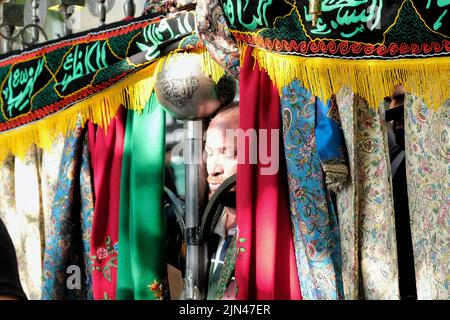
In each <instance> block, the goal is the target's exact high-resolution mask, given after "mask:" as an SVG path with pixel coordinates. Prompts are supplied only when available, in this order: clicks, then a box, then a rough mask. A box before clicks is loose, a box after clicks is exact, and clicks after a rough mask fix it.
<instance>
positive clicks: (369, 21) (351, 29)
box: [303, 0, 383, 39]
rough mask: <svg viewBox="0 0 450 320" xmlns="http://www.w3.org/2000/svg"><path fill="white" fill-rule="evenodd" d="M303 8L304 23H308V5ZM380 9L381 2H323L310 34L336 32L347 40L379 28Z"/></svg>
mask: <svg viewBox="0 0 450 320" xmlns="http://www.w3.org/2000/svg"><path fill="white" fill-rule="evenodd" d="M308 2H309V1H308ZM303 8H304V13H305V18H306V21H308V22H310V21H311V20H312V16H311V15H310V14H309V13H308V4H305V5H304V6H303ZM382 9H383V0H323V1H322V16H321V17H319V19H318V21H317V26H316V28H314V29H311V31H310V32H311V33H313V34H316V35H327V34H331V33H333V32H334V31H338V32H339V35H340V36H341V37H343V38H345V39H349V38H352V37H354V36H356V35H357V34H359V33H362V32H364V31H367V30H369V31H372V30H374V29H376V28H380V21H381V16H382V15H381V13H382Z"/></svg>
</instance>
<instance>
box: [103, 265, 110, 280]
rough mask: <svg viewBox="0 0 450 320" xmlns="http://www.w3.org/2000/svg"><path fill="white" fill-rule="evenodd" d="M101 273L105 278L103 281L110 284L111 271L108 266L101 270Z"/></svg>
mask: <svg viewBox="0 0 450 320" xmlns="http://www.w3.org/2000/svg"><path fill="white" fill-rule="evenodd" d="M102 273H103V277H105V279H106V280H108V282H111V271H110V269H109V267H108V266H105V267H104V268H103V272H102Z"/></svg>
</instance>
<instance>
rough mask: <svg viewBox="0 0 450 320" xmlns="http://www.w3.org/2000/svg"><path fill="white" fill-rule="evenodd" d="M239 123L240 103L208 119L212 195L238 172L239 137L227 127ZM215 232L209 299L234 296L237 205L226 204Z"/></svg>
mask: <svg viewBox="0 0 450 320" xmlns="http://www.w3.org/2000/svg"><path fill="white" fill-rule="evenodd" d="M238 125H239V109H238V103H232V104H230V105H228V106H226V107H223V108H221V109H220V110H219V111H218V113H217V114H216V115H215V116H214V117H213V118H212V119H211V121H210V123H209V126H208V129H207V131H206V143H205V151H206V165H207V172H208V185H209V197H210V198H211V196H212V195H213V194H214V192H215V191H216V190H217V189H218V188H219V187H220V185H221V184H222V183H223V182H224V181H225V180H226V179H227V178H229V177H231V176H233V175H235V174H236V173H237V164H238V162H237V144H236V138H233V139H227V130H236V129H238ZM214 233H215V239H213V241H212V243H210V244H209V245H210V252H211V253H212V254H211V255H210V257H211V264H210V272H209V281H208V294H207V299H208V300H219V299H234V263H235V259H236V252H235V247H236V245H235V244H236V234H237V226H236V208H233V207H230V206H225V207H223V211H222V214H221V216H220V219H219V221H218V222H217V224H216V226H215V229H214Z"/></svg>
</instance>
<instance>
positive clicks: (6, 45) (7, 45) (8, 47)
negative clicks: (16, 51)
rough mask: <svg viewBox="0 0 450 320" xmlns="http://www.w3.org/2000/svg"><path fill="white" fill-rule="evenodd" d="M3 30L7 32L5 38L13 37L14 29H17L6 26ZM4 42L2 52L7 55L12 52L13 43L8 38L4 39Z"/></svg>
mask: <svg viewBox="0 0 450 320" xmlns="http://www.w3.org/2000/svg"><path fill="white" fill-rule="evenodd" d="M3 28H4V30H5V31H6V32H5V33H6V34H5V36H7V37H11V36H12V35H13V33H14V29H15V28H14V26H10V25H6V26H4V27H3ZM2 40H3V41H2V52H3V53H7V52H9V51H11V50H12V45H13V44H12V41H11V40H9V39H6V38H3V39H2Z"/></svg>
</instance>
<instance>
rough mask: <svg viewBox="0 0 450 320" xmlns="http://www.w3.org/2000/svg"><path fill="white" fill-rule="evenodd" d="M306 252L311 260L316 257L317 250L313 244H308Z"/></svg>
mask: <svg viewBox="0 0 450 320" xmlns="http://www.w3.org/2000/svg"><path fill="white" fill-rule="evenodd" d="M306 251H307V253H308V257H309V258H313V257H314V256H315V255H316V248H315V247H314V246H313V245H312V244H311V243H308V245H307V246H306Z"/></svg>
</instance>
